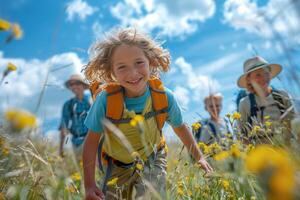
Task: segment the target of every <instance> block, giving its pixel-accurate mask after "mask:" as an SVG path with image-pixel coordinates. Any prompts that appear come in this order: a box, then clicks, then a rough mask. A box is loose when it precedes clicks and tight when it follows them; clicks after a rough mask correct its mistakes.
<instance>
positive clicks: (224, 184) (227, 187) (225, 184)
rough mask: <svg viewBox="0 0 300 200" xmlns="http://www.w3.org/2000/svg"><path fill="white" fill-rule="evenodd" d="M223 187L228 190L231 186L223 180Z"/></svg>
mask: <svg viewBox="0 0 300 200" xmlns="http://www.w3.org/2000/svg"><path fill="white" fill-rule="evenodd" d="M221 185H222V187H223V188H224V189H225V190H228V189H229V186H230V184H229V181H228V180H225V179H224V180H221Z"/></svg>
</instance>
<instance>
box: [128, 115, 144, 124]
mask: <svg viewBox="0 0 300 200" xmlns="http://www.w3.org/2000/svg"><path fill="white" fill-rule="evenodd" d="M143 121H144V117H143V116H142V115H135V116H134V117H133V118H132V119H131V120H130V125H131V126H136V125H137V124H138V123H142V122H143Z"/></svg>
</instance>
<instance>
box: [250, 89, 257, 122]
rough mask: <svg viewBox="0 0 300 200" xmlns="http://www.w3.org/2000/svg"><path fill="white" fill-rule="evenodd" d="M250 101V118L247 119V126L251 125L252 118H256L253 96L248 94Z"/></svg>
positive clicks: (255, 105)
mask: <svg viewBox="0 0 300 200" xmlns="http://www.w3.org/2000/svg"><path fill="white" fill-rule="evenodd" d="M248 97H249V100H250V116H249V117H248V122H249V124H252V118H253V117H256V116H257V111H258V108H257V104H256V101H255V95H254V94H253V93H249V94H248Z"/></svg>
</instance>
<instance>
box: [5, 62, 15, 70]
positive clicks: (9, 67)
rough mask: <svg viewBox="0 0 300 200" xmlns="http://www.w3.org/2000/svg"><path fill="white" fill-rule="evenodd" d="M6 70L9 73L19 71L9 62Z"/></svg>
mask: <svg viewBox="0 0 300 200" xmlns="http://www.w3.org/2000/svg"><path fill="white" fill-rule="evenodd" d="M6 70H8V71H16V70H17V66H16V65H14V64H12V63H11V62H9V63H8V64H7V67H6Z"/></svg>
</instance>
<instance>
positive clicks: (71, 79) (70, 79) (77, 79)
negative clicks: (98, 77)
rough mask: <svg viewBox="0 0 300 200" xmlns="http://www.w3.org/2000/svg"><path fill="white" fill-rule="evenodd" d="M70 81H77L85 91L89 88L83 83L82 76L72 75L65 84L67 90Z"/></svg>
mask: <svg viewBox="0 0 300 200" xmlns="http://www.w3.org/2000/svg"><path fill="white" fill-rule="evenodd" d="M72 81H78V82H81V83H82V84H83V86H84V88H85V89H88V88H89V84H87V83H86V82H85V81H84V78H83V76H82V75H80V74H73V75H71V76H70V78H69V79H68V80H67V81H66V82H65V86H66V87H67V88H69V87H70V85H69V84H70V82H72Z"/></svg>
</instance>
